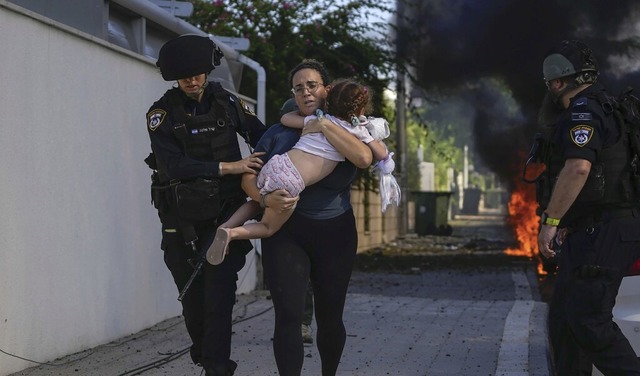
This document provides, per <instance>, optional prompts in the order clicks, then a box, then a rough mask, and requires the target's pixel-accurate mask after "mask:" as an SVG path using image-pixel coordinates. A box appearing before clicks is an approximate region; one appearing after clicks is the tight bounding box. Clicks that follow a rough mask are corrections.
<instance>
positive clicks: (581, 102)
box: [573, 97, 589, 107]
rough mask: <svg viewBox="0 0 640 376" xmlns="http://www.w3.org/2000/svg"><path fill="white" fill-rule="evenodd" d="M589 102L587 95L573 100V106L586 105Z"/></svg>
mask: <svg viewBox="0 0 640 376" xmlns="http://www.w3.org/2000/svg"><path fill="white" fill-rule="evenodd" d="M587 103H589V102H588V101H587V97H582V98H578V99H576V100H575V101H574V102H573V107H580V106H586V105H587Z"/></svg>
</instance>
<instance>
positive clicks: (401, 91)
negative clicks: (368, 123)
mask: <svg viewBox="0 0 640 376" xmlns="http://www.w3.org/2000/svg"><path fill="white" fill-rule="evenodd" d="M396 20H397V21H396V26H397V32H396V130H397V133H396V138H397V140H396V141H397V149H398V150H397V153H398V167H399V171H398V172H399V174H400V191H401V194H402V197H401V200H400V206H399V207H398V237H399V238H403V237H404V236H405V235H406V234H407V229H408V227H409V226H408V215H409V205H408V193H409V192H408V189H407V187H408V186H409V179H408V176H407V127H406V119H405V115H406V107H407V102H406V98H405V91H406V90H405V74H404V68H403V67H402V66H401V64H402V62H403V59H404V56H405V52H406V48H405V43H406V42H405V40H406V36H405V35H401V34H402V33H404V29H403V25H404V0H396Z"/></svg>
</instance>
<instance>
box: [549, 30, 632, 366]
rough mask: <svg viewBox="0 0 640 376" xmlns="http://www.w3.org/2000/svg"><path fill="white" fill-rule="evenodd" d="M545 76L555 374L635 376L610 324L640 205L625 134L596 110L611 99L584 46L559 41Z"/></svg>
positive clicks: (627, 350)
mask: <svg viewBox="0 0 640 376" xmlns="http://www.w3.org/2000/svg"><path fill="white" fill-rule="evenodd" d="M543 73H544V80H545V82H546V84H547V87H548V93H547V96H546V99H545V104H543V107H542V109H541V121H542V122H544V123H545V125H549V126H550V127H548V128H547V130H548V135H547V142H546V143H545V144H544V145H545V146H544V152H543V155H544V158H543V159H544V162H545V165H546V171H545V173H544V176H543V177H542V179H540V180H539V181H538V187H537V188H538V192H537V193H538V197H539V200H540V206H541V208H543V209H544V212H543V213H542V215H541V227H540V233H539V235H538V247H539V249H540V252H541V253H542V255H544V256H545V257H548V258H549V257H556V256H557V257H558V258H559V261H558V276H557V280H556V285H555V287H554V292H553V297H552V300H551V303H550V308H549V336H550V342H551V347H552V349H551V350H552V354H553V363H554V368H555V372H556V374H557V375H559V376H572V375H591V371H592V364H593V365H595V366H596V367H597V368H598V369H599V370H600V371H601V372H602V373H603V374H604V375H627V376H629V375H640V360H638V357H637V355H636V353H635V352H634V350H633V348H632V347H631V345H630V344H629V341H628V340H627V339H626V337H625V336H624V334H623V333H622V332H621V330H620V329H619V328H618V326H617V325H616V324H615V323H614V322H613V320H612V310H613V306H614V304H615V299H616V295H617V293H618V288H619V287H620V283H621V281H622V278H623V277H624V276H625V274H626V272H627V271H628V270H629V268H630V266H631V265H632V263H633V261H634V260H636V259H637V258H638V257H639V256H640V215H639V214H640V212H639V210H638V203H639V202H640V201H638V194H637V192H635V193H633V192H629V191H628V189H627V188H625V187H629V184H628V183H629V182H627V181H625V180H626V179H627V178H626V177H625V176H626V175H625V173H624V170H625V168H627V166H628V162H627V160H628V158H629V154H628V151H627V148H626V146H625V145H623V141H624V137H622V135H621V132H620V129H621V128H620V126H619V125H618V124H617V123H616V121H615V119H614V117H613V116H612V115H611V114H610V111H607V107H606V106H603V103H604V102H606V98H607V97H608V94H607V93H606V91H605V89H604V87H603V86H602V85H601V84H600V83H599V82H597V78H598V64H597V61H596V59H595V57H594V56H593V54H592V51H591V50H590V49H589V47H588V46H586V45H585V44H584V43H582V42H580V41H563V42H562V43H561V44H560V45H559V46H558V47H557V48H555V49H554V50H552V51H551V52H550V53H549V54H548V55H547V57H546V58H545V60H544V62H543ZM621 141H622V143H621Z"/></svg>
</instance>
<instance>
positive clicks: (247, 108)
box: [238, 98, 256, 116]
mask: <svg viewBox="0 0 640 376" xmlns="http://www.w3.org/2000/svg"><path fill="white" fill-rule="evenodd" d="M238 100H239V101H240V106H242V109H243V110H244V112H245V114H248V115H252V116H256V114H255V112H253V108H251V106H249V105H248V104H247V102H245V101H243V100H242V99H241V98H238Z"/></svg>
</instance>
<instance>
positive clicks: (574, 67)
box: [542, 40, 598, 84]
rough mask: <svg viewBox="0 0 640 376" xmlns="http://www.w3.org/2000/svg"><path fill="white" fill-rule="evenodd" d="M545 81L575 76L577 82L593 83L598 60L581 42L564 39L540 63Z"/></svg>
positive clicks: (596, 73)
mask: <svg viewBox="0 0 640 376" xmlns="http://www.w3.org/2000/svg"><path fill="white" fill-rule="evenodd" d="M542 74H543V76H544V80H545V82H549V81H551V80H555V79H557V78H562V77H567V76H576V79H577V80H578V81H579V82H578V83H580V84H582V83H593V82H595V80H596V78H597V77H598V61H597V60H596V58H595V56H593V52H592V51H591V49H590V48H589V47H588V46H587V45H586V44H584V43H583V42H580V41H577V40H565V41H562V42H561V43H560V45H559V46H558V47H557V48H555V49H554V50H553V51H551V52H550V53H549V54H548V55H547V57H546V58H545V59H544V62H543V63H542Z"/></svg>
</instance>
